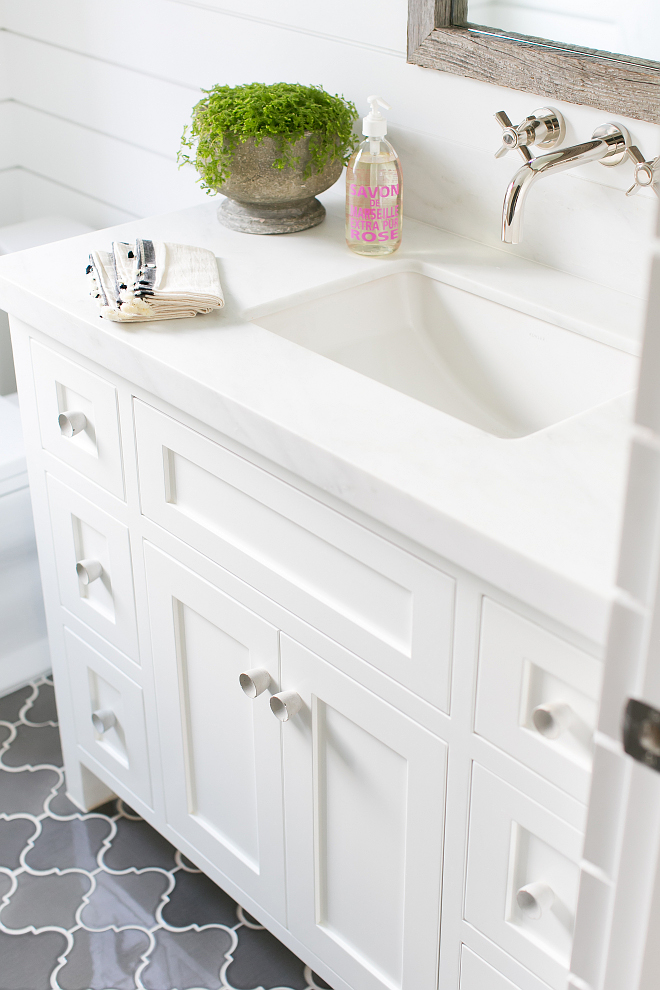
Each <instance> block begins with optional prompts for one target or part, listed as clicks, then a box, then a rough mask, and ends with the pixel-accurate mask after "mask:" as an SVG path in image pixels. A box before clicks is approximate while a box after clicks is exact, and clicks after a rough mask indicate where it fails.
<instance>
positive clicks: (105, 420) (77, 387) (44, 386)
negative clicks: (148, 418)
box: [31, 340, 124, 499]
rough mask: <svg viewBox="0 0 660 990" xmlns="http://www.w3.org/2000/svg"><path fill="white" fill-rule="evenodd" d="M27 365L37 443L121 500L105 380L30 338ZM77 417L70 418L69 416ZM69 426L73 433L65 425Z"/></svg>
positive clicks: (113, 404)
mask: <svg viewBox="0 0 660 990" xmlns="http://www.w3.org/2000/svg"><path fill="white" fill-rule="evenodd" d="M31 343H32V367H33V370H34V383H35V391H36V396H37V407H38V411H39V428H40V430H41V444H42V447H43V448H44V450H47V451H49V452H50V453H51V454H54V455H55V457H59V458H60V460H62V461H64V462H65V463H66V464H69V465H70V466H71V467H72V468H75V469H76V470H77V471H80V473H81V474H84V475H86V476H87V477H88V478H91V480H92V481H95V482H96V484H97V485H100V486H101V487H102V488H105V489H107V491H109V492H111V493H112V494H113V495H116V496H117V497H118V498H121V499H123V498H124V477H123V469H122V456H121V442H120V435H119V413H118V407H117V391H116V389H115V387H114V386H113V385H111V384H110V382H107V381H105V380H104V379H103V378H99V376H98V375H95V374H94V373H93V372H91V371H88V370H87V369H86V368H81V367H80V366H79V365H77V364H74V363H73V362H72V361H69V360H67V358H65V357H62V355H61V354H58V353H57V352H56V351H52V350H51V349H50V348H49V347H44V345H43V344H40V343H38V342H37V341H35V340H33V341H32V342H31ZM74 412H76V413H82V416H83V417H84V418H83V419H82V420H81V419H80V418H78V419H77V420H73V419H71V418H70V417H69V414H71V413H74ZM62 416H67V418H68V420H69V423H71V422H74V423H75V430H76V431H75V432H74V433H73V435H72V436H71V435H67V434H68V433H70V432H71V430H70V427H69V425H68V424H67V422H66V421H62V425H60V417H62Z"/></svg>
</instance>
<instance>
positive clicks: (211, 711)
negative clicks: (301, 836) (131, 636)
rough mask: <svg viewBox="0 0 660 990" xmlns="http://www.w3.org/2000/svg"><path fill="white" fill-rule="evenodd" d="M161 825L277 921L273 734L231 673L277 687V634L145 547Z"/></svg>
mask: <svg viewBox="0 0 660 990" xmlns="http://www.w3.org/2000/svg"><path fill="white" fill-rule="evenodd" d="M145 557H146V563H147V574H148V581H149V610H150V615H151V628H152V641H153V646H154V664H155V673H156V685H157V693H158V709H159V719H160V726H161V736H162V752H163V760H164V766H165V798H166V805H167V819H168V823H169V824H170V825H171V826H172V827H173V828H174V829H176V831H178V832H179V833H180V834H181V835H182V836H184V837H185V838H186V839H188V841H189V842H191V843H192V844H193V845H194V846H196V847H197V848H198V849H199V850H200V852H202V853H203V854H204V855H205V856H207V857H208V858H209V859H210V860H211V861H212V862H213V863H214V864H215V865H216V866H217V867H218V869H220V870H221V871H222V872H223V873H225V874H226V875H227V876H228V877H229V878H230V879H231V880H233V882H234V883H236V884H238V885H239V886H240V887H242V888H243V890H245V891H246V893H248V894H249V895H250V896H251V897H253V898H254V899H255V900H257V901H259V902H260V903H261V904H262V905H263V906H264V907H265V908H266V910H268V911H269V912H270V913H271V914H272V915H273V916H274V917H276V918H278V920H281V921H284V903H285V901H284V865H283V858H284V846H283V836H282V794H281V791H282V788H281V762H280V727H279V724H278V723H277V720H276V719H275V718H274V717H273V715H272V714H271V712H270V709H269V707H268V699H269V697H270V693H269V692H268V691H266V692H264V693H263V694H262V695H261V696H259V697H258V698H256V699H255V700H250V699H249V698H247V697H246V696H245V695H244V694H243V692H242V690H241V688H240V685H239V674H240V673H241V672H242V671H245V670H249V669H252V668H255V667H261V668H265V669H267V670H268V672H269V674H270V676H271V690H272V691H276V690H277V683H278V656H279V654H278V633H277V630H276V629H275V628H274V627H273V626H271V625H269V624H268V623H267V622H265V621H264V620H263V619H261V618H259V616H257V615H255V614H254V613H253V612H251V611H250V610H249V609H247V608H245V607H244V606H243V605H241V604H240V603H239V602H237V601H236V600H234V599H233V598H230V597H229V596H228V595H225V594H224V593H223V592H221V591H220V590H219V589H218V588H215V587H214V586H213V585H211V584H208V583H207V582H206V581H204V580H203V579H202V578H201V577H199V576H198V575H196V574H194V573H193V572H192V571H189V570H188V569H187V568H186V567H184V566H183V565H182V564H179V563H178V562H177V561H175V560H173V559H172V558H171V557H169V556H167V555H166V554H164V553H162V552H161V551H160V550H157V549H156V548H155V547H153V546H151V545H150V544H145Z"/></svg>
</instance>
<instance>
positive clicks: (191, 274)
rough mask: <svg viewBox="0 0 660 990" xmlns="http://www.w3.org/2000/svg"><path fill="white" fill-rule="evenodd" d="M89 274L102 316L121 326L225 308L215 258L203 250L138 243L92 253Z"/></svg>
mask: <svg viewBox="0 0 660 990" xmlns="http://www.w3.org/2000/svg"><path fill="white" fill-rule="evenodd" d="M87 274H88V276H89V277H90V280H91V283H92V288H91V294H92V295H93V296H94V297H95V298H96V299H97V301H98V303H99V306H100V307H101V316H104V317H105V318H106V319H108V320H115V321H116V322H119V323H140V322H144V321H146V320H174V319H181V318H183V317H185V316H196V315H197V314H198V313H210V312H211V311H212V310H214V309H221V308H222V307H223V306H224V304H225V300H224V296H223V294H222V286H221V285H220V278H219V276H218V266H217V264H216V260H215V255H214V254H213V252H212V251H207V250H206V248H200V247H194V246H191V245H189V244H170V243H167V242H164V241H151V240H147V239H146V238H141V237H139V238H138V239H137V240H136V242H135V244H126V243H125V242H123V241H114V242H113V245H112V251H92V253H91V254H90V256H89V265H88V266H87Z"/></svg>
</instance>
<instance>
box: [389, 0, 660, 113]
mask: <svg viewBox="0 0 660 990" xmlns="http://www.w3.org/2000/svg"><path fill="white" fill-rule="evenodd" d="M625 2H626V0H619V3H625ZM408 61H409V62H412V63H414V64H415V65H421V66H424V67H425V68H427V69H439V70H440V71H442V72H452V73H454V74H455V75H459V76H467V77H468V78H470V79H479V80H480V81H481V82H488V83H494V84H495V85H497V86H506V87H508V88H509V89H518V90H522V91H523V92H526V93H534V94H537V95H539V96H543V97H549V98H550V99H552V100H563V101H565V102H567V103H582V104H586V105H587V106H591V107H598V108H599V109H601V110H604V111H606V112H607V113H609V114H623V115H624V116H626V117H634V118H635V119H637V120H647V121H651V122H652V123H654V124H660V62H650V61H647V60H646V59H641V58H631V57H629V56H627V55H613V54H610V53H609V52H601V51H598V50H597V49H595V48H580V47H578V46H577V45H565V44H561V43H559V42H554V41H549V40H548V39H546V38H534V37H530V36H528V35H523V34H516V33H515V32H512V31H501V30H500V29H499V28H491V27H482V26H481V25H479V24H469V23H468V0H408Z"/></svg>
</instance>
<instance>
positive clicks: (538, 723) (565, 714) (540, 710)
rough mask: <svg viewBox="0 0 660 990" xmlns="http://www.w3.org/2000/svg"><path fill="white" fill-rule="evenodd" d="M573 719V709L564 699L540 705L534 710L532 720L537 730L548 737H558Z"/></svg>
mask: <svg viewBox="0 0 660 990" xmlns="http://www.w3.org/2000/svg"><path fill="white" fill-rule="evenodd" d="M572 721H573V709H572V708H571V706H570V705H567V704H565V703H564V702H563V701H552V702H550V703H549V704H547V705H539V706H538V707H537V708H535V709H534V711H533V712H532V722H533V723H534V728H535V729H536V731H537V732H540V733H541V735H542V736H545V737H546V739H557V738H558V737H559V736H560V735H561V734H562V732H564V731H565V730H566V729H567V728H568V727H569V725H570V724H571V722H572Z"/></svg>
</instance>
